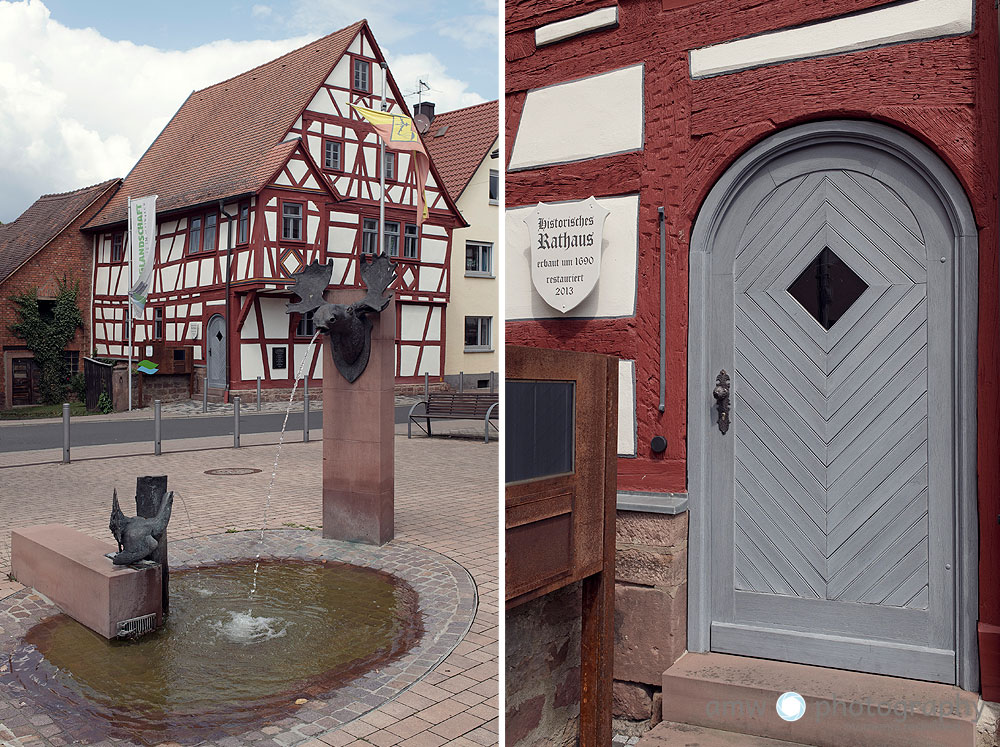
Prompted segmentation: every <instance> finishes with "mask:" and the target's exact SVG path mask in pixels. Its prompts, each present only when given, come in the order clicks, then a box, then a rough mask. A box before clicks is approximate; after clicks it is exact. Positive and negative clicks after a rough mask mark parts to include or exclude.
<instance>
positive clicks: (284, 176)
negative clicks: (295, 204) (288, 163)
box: [274, 171, 292, 187]
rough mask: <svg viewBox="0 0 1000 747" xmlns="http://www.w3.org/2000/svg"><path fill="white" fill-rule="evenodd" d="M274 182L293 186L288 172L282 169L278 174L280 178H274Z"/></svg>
mask: <svg viewBox="0 0 1000 747" xmlns="http://www.w3.org/2000/svg"><path fill="white" fill-rule="evenodd" d="M274 183H275V184H280V185H282V186H283V187H291V186H292V180H291V179H289V178H288V174H286V173H285V172H284V171H282V172H281V173H280V174H278V178H277V179H275V180H274Z"/></svg>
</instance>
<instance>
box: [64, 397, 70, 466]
mask: <svg viewBox="0 0 1000 747" xmlns="http://www.w3.org/2000/svg"><path fill="white" fill-rule="evenodd" d="M63 464H69V402H63Z"/></svg>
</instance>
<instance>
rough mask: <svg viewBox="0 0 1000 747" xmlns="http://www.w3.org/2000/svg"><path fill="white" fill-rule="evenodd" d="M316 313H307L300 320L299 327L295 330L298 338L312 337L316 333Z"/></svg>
mask: <svg viewBox="0 0 1000 747" xmlns="http://www.w3.org/2000/svg"><path fill="white" fill-rule="evenodd" d="M314 313H315V312H312V311H307V312H306V313H304V314H303V315H302V316H301V317H300V318H299V323H298V326H297V327H296V328H295V336H296V337H312V336H313V334H314V333H315V332H316V325H315V323H314V322H313V314H314Z"/></svg>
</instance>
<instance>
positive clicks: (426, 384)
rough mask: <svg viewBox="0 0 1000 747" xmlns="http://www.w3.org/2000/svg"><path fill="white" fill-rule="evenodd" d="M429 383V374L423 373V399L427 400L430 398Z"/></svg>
mask: <svg viewBox="0 0 1000 747" xmlns="http://www.w3.org/2000/svg"><path fill="white" fill-rule="evenodd" d="M430 382H431V378H430V374H428V373H427V372H426V371H425V372H424V399H427V398H428V397H430V396H431V383H430Z"/></svg>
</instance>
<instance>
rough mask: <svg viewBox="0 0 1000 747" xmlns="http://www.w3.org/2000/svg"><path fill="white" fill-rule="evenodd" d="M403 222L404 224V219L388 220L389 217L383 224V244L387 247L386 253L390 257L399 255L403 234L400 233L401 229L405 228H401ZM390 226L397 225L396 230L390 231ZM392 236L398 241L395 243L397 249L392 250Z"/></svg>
mask: <svg viewBox="0 0 1000 747" xmlns="http://www.w3.org/2000/svg"><path fill="white" fill-rule="evenodd" d="M401 224H402V221H398V220H388V219H387V220H386V221H385V222H384V223H383V224H382V246H383V247H385V250H386V253H387V254H388V255H389V256H390V257H398V256H399V243H400V242H399V240H400V238H402V237H401V235H400V231H401V230H403V229H401V228H400V226H401ZM389 226H395V227H396V230H395V231H394V232H390V231H389ZM390 238H395V239H396V242H395V244H396V251H392V244H391V242H390V241H389V239H390Z"/></svg>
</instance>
